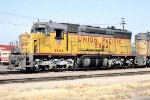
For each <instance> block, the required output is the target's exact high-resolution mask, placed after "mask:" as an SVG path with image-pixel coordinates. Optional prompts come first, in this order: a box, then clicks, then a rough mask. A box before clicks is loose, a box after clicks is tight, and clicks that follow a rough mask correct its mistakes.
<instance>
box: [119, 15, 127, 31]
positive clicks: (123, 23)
mask: <svg viewBox="0 0 150 100" xmlns="http://www.w3.org/2000/svg"><path fill="white" fill-rule="evenodd" d="M125 24H126V23H125V21H124V18H121V23H120V25H122V30H124V25H125Z"/></svg>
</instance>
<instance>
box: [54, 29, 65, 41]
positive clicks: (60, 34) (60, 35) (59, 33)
mask: <svg viewBox="0 0 150 100" xmlns="http://www.w3.org/2000/svg"><path fill="white" fill-rule="evenodd" d="M55 31H56V37H55V38H56V39H63V38H64V31H63V30H61V29H55Z"/></svg>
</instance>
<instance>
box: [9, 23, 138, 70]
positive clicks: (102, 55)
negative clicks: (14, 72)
mask: <svg viewBox="0 0 150 100" xmlns="http://www.w3.org/2000/svg"><path fill="white" fill-rule="evenodd" d="M131 35H132V33H131V32H130V31H127V30H121V29H115V27H113V26H112V27H108V28H100V27H94V26H87V25H78V24H70V23H54V22H37V23H34V24H33V26H32V28H31V33H24V34H21V35H20V36H19V48H14V49H13V50H12V54H11V56H10V66H9V67H10V68H11V69H14V68H15V69H20V70H28V69H29V70H43V69H60V68H63V69H68V68H71V69H73V68H102V67H114V66H119V67H121V66H133V65H134V59H135V56H133V54H132V52H131V51H132V50H131ZM136 60H137V63H138V60H139V58H137V59H136Z"/></svg>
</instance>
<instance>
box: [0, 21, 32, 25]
mask: <svg viewBox="0 0 150 100" xmlns="http://www.w3.org/2000/svg"><path fill="white" fill-rule="evenodd" d="M0 24H9V25H14V26H30V25H29V24H21V23H12V22H5V21H0Z"/></svg>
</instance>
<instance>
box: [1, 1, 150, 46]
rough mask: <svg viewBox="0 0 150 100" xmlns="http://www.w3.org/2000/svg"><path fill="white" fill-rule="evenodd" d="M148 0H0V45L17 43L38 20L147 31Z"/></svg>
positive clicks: (148, 22) (149, 3) (149, 27)
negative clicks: (122, 20)
mask: <svg viewBox="0 0 150 100" xmlns="http://www.w3.org/2000/svg"><path fill="white" fill-rule="evenodd" d="M149 5H150V0H0V45H7V44H9V42H12V41H16V40H18V36H19V35H20V34H21V33H24V32H30V29H31V27H32V24H33V23H34V22H36V21H37V20H38V19H39V20H40V21H49V20H52V21H54V22H58V23H61V22H64V23H74V24H81V25H84V24H85V25H93V26H100V27H104V28H105V27H107V26H112V25H113V26H115V27H116V28H122V26H121V25H120V22H121V18H125V22H126V25H125V29H127V30H129V31H131V32H132V33H133V35H132V38H133V39H132V42H133V41H134V35H135V34H137V33H141V32H147V31H150V13H149V10H150V6H149Z"/></svg>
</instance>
